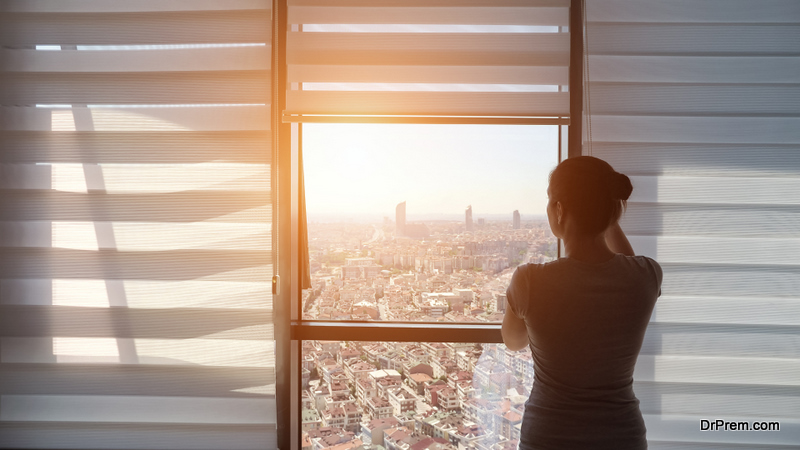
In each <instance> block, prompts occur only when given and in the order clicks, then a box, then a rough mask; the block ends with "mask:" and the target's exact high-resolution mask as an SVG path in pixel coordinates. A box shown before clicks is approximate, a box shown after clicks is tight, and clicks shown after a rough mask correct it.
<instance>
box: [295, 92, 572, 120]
mask: <svg viewBox="0 0 800 450" xmlns="http://www.w3.org/2000/svg"><path fill="white" fill-rule="evenodd" d="M287 102H288V104H290V105H291V106H292V108H293V109H290V110H289V111H287V112H288V113H289V114H337V115H338V114H345V115H348V114H351V115H373V114H377V115H382V114H385V115H392V114H400V115H405V114H410V115H420V114H432V115H455V116H460V115H478V116H486V115H498V116H515V115H530V114H534V113H540V114H541V115H547V116H567V115H569V93H566V92H541V93H540V92H536V93H530V92H519V93H516V92H515V93H510V92H499V93H495V92H404V91H398V92H387V91H371V92H366V91H351V92H346V91H302V92H301V91H288V92H287ZM531 105H535V109H534V108H533V107H532V106H531Z"/></svg>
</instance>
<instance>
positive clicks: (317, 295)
mask: <svg viewBox="0 0 800 450" xmlns="http://www.w3.org/2000/svg"><path fill="white" fill-rule="evenodd" d="M303 152H304V153H303V156H304V157H303V159H304V165H305V167H304V169H305V171H304V174H305V188H306V205H307V212H308V221H309V224H308V236H309V253H310V265H311V267H310V270H311V280H312V287H311V289H307V290H305V291H304V293H303V318H304V319H313V320H382V321H445V322H498V321H500V320H502V315H503V312H504V311H505V306H506V305H505V291H506V288H507V286H508V282H509V281H510V279H511V275H512V273H513V270H514V268H515V267H516V266H518V265H519V264H523V263H528V262H537V263H541V262H546V261H549V260H551V259H554V258H555V257H556V254H557V250H556V239H555V238H554V237H553V236H552V234H551V233H550V229H549V226H548V223H547V218H546V205H547V193H546V192H547V180H548V175H549V173H550V171H551V170H552V169H553V168H554V167H555V165H556V164H557V158H558V128H557V127H555V126H520V125H479V126H476V125H401V124H369V125H365V124H304V125H303Z"/></svg>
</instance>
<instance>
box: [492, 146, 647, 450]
mask: <svg viewBox="0 0 800 450" xmlns="http://www.w3.org/2000/svg"><path fill="white" fill-rule="evenodd" d="M632 190H633V188H632V186H631V182H630V180H629V179H628V177H627V176H625V175H623V174H621V173H618V172H616V171H614V169H612V168H611V166H610V165H609V164H608V163H606V162H605V161H602V160H600V159H597V158H593V157H591V156H581V157H576V158H570V159H567V160H565V161H563V162H562V163H561V164H559V165H558V167H556V168H555V170H553V172H552V173H551V174H550V186H549V188H548V190H547V194H548V196H549V197H550V201H549V203H548V204H547V217H548V219H549V222H550V229H551V230H552V231H553V234H554V235H556V236H557V237H559V238H561V239H562V240H563V241H564V249H565V256H563V257H562V258H560V259H557V260H555V261H552V262H549V263H546V264H526V265H522V266H520V267H518V268H517V270H516V272H514V276H513V278H512V279H511V284H510V285H509V287H508V306H509V308H508V311H507V312H506V315H505V318H504V320H503V342H504V343H505V344H506V347H508V348H509V349H511V350H519V349H522V348H524V347H525V346H526V345H530V347H531V351H532V352H533V361H534V372H535V377H534V382H533V388H532V389H531V395H530V398H529V399H528V401H527V402H526V404H525V414H524V416H523V419H522V430H521V434H520V445H519V448H520V449H522V450H528V449H578V448H587V449H606V448H607V449H615V450H623V449H644V448H647V440H646V439H645V432H646V429H645V425H644V421H643V420H642V413H641V412H640V411H639V400H638V399H637V398H636V396H635V395H634V393H633V388H632V386H633V368H634V365H635V364H636V358H637V356H638V354H639V350H640V349H641V347H642V341H643V339H644V333H645V330H646V328H647V324H648V322H649V320H650V314H651V313H652V311H653V306H654V305H655V302H656V298H657V297H658V296H659V295H660V294H661V290H660V286H661V267H660V266H659V265H658V263H656V262H655V261H654V260H652V259H650V258H648V257H645V256H634V254H633V249H632V248H631V245H630V243H629V242H628V239H627V238H626V237H625V234H624V233H623V232H622V229H621V228H620V226H619V223H618V220H619V218H620V216H621V214H622V211H623V210H624V208H625V205H626V203H625V201H626V200H627V199H628V197H629V196H630V194H631V191H632Z"/></svg>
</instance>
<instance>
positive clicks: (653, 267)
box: [644, 256, 664, 297]
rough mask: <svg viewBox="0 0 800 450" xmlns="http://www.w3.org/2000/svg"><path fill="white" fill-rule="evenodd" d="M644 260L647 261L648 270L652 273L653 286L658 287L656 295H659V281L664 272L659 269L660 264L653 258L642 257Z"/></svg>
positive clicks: (662, 277)
mask: <svg viewBox="0 0 800 450" xmlns="http://www.w3.org/2000/svg"><path fill="white" fill-rule="evenodd" d="M644 260H645V262H646V263H647V266H648V267H649V269H650V271H651V272H652V273H653V277H654V280H655V288H656V289H658V295H657V297H661V281H662V280H663V279H664V272H663V271H662V270H661V265H660V264H658V263H657V262H656V260H654V259H653V258H650V257H647V256H645V257H644Z"/></svg>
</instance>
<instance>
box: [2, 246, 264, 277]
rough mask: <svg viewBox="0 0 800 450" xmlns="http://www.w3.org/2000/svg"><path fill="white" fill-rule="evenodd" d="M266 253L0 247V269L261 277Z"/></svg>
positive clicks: (21, 273) (43, 273)
mask: <svg viewBox="0 0 800 450" xmlns="http://www.w3.org/2000/svg"><path fill="white" fill-rule="evenodd" d="M271 258H272V252H270V251H266V250H261V249H252V250H246V251H242V250H238V251H233V250H221V251H220V250H217V251H215V250H168V251H158V252H117V251H114V250H103V251H91V250H74V249H58V248H55V249H52V248H50V249H39V248H36V249H25V248H13V249H8V248H6V249H0V273H3V275H4V276H5V277H8V278H23V277H29V278H44V277H48V276H49V277H52V278H98V279H106V278H109V279H129V278H133V279H147V280H187V279H195V278H200V277H208V278H209V279H214V280H219V281H252V280H254V279H257V280H260V281H267V280H268V279H269V277H271V276H272V273H271V268H270V267H271V266H270V262H271Z"/></svg>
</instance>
